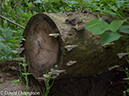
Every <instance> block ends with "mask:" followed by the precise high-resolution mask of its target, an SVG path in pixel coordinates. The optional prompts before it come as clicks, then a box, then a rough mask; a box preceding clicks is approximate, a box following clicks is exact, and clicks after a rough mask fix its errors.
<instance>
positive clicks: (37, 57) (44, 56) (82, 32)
mask: <svg viewBox="0 0 129 96" xmlns="http://www.w3.org/2000/svg"><path fill="white" fill-rule="evenodd" d="M92 19H97V17H96V16H95V15H93V14H91V13H72V14H69V16H67V15H66V14H52V13H49V14H42V13H39V14H36V15H34V16H33V17H32V18H31V19H30V20H29V22H28V24H27V25H26V28H25V30H24V34H23V37H24V38H25V39H26V41H25V42H24V43H23V47H24V48H25V50H24V51H23V54H25V55H26V58H27V60H28V61H29V67H30V72H32V73H33V75H34V76H35V77H36V78H37V77H39V76H42V75H43V73H45V72H48V71H50V69H54V70H55V69H56V68H55V67H54V65H58V68H57V69H58V74H56V75H59V73H61V72H64V73H62V74H60V75H59V76H58V78H69V77H82V76H89V75H93V74H97V73H100V72H102V71H104V70H107V69H108V68H110V67H111V66H114V65H123V64H126V63H127V61H126V60H125V58H122V59H119V58H118V56H117V54H118V53H120V52H126V48H127V46H128V41H129V40H128V39H127V38H120V39H119V40H117V41H115V42H113V43H114V44H113V43H112V45H111V46H109V47H108V48H103V47H102V44H101V41H100V35H93V34H92V32H89V31H88V30H87V29H86V28H85V25H84V24H85V23H87V22H89V21H90V20H92ZM58 35H59V36H58ZM54 36H55V37H54ZM57 69H56V72H57ZM56 72H55V71H54V72H53V74H55V73H56Z"/></svg>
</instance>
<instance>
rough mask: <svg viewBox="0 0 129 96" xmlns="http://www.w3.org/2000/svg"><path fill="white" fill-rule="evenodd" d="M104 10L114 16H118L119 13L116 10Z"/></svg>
mask: <svg viewBox="0 0 129 96" xmlns="http://www.w3.org/2000/svg"><path fill="white" fill-rule="evenodd" d="M103 12H106V13H108V14H111V15H112V16H117V14H116V13H115V12H112V11H111V10H106V9H105V10H103Z"/></svg>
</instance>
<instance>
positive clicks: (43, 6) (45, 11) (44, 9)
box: [43, 4, 47, 13]
mask: <svg viewBox="0 0 129 96" xmlns="http://www.w3.org/2000/svg"><path fill="white" fill-rule="evenodd" d="M43 8H44V10H45V12H46V13H47V10H46V8H45V6H44V4H43Z"/></svg>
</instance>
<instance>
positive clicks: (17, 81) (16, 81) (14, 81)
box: [11, 79, 20, 83]
mask: <svg viewBox="0 0 129 96" xmlns="http://www.w3.org/2000/svg"><path fill="white" fill-rule="evenodd" d="M11 82H13V83H20V81H19V79H18V80H12V81H11Z"/></svg>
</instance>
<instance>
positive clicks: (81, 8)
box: [81, 0, 83, 12]
mask: <svg viewBox="0 0 129 96" xmlns="http://www.w3.org/2000/svg"><path fill="white" fill-rule="evenodd" d="M81 12H83V0H81Z"/></svg>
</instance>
